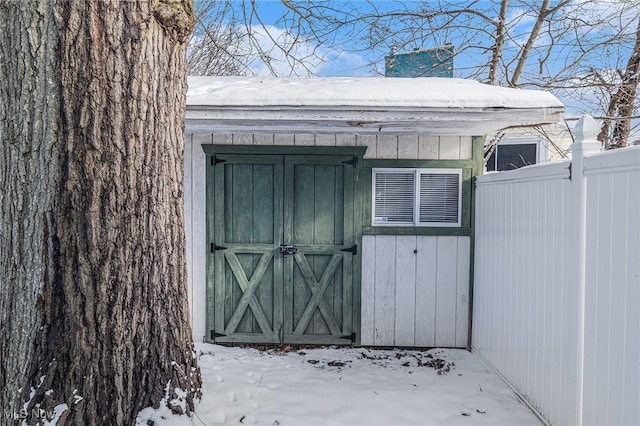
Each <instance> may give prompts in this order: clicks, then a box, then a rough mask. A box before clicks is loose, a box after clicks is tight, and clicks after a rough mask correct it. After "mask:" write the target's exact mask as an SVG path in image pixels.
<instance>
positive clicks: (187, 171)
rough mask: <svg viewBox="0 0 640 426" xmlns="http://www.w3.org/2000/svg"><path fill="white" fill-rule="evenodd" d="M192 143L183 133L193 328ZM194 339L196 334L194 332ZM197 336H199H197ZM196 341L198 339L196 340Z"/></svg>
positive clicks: (191, 137) (186, 232)
mask: <svg viewBox="0 0 640 426" xmlns="http://www.w3.org/2000/svg"><path fill="white" fill-rule="evenodd" d="M192 143H193V133H187V134H185V135H184V181H183V185H184V233H185V241H186V244H185V258H186V262H187V271H189V273H188V274H187V290H188V298H189V319H190V321H191V327H192V328H193V322H194V318H193V311H194V309H193V278H192V277H191V271H192V270H193V246H192V244H193V232H192V229H191V209H192V208H193V206H192V202H193V200H192V195H191V194H192V188H191V185H192V177H191V163H192V161H193V159H192V158H191V146H192ZM193 337H194V340H196V335H195V333H194V336H193ZM197 337H198V338H199V336H197ZM196 341H198V340H196Z"/></svg>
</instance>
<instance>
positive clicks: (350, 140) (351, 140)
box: [336, 134, 356, 146]
mask: <svg viewBox="0 0 640 426" xmlns="http://www.w3.org/2000/svg"><path fill="white" fill-rule="evenodd" d="M336 145H337V146H356V135H349V134H338V135H336Z"/></svg>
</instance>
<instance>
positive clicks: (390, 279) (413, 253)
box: [361, 235, 470, 348]
mask: <svg viewBox="0 0 640 426" xmlns="http://www.w3.org/2000/svg"><path fill="white" fill-rule="evenodd" d="M362 240H363V241H362V243H363V250H362V272H363V273H362V316H361V317H362V344H363V345H366V346H369V345H370V346H443V347H463V348H464V347H467V340H468V326H469V323H468V320H469V314H468V313H469V255H470V253H469V250H470V238H469V237H449V236H440V237H436V236H395V235H377V236H372V235H367V236H364V237H363V238H362ZM372 330H373V331H372Z"/></svg>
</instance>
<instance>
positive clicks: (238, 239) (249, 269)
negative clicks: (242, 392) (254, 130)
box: [227, 163, 259, 333]
mask: <svg viewBox="0 0 640 426" xmlns="http://www.w3.org/2000/svg"><path fill="white" fill-rule="evenodd" d="M228 167H229V166H228ZM231 167H233V185H232V193H231V197H232V199H233V213H232V216H231V217H229V218H228V221H229V222H231V224H232V226H231V238H230V240H228V241H230V242H234V243H249V244H252V243H254V240H253V165H251V164H246V163H241V164H233V166H231ZM236 258H237V259H238V261H239V262H240V265H242V270H243V271H244V273H245V274H247V275H248V276H251V274H252V273H253V269H254V263H253V256H252V255H249V254H239V255H237V257H236ZM228 259H229V258H228V257H227V261H228ZM228 264H229V266H231V270H232V271H233V275H234V278H235V279H234V284H232V291H233V311H234V314H235V311H236V310H237V306H238V303H239V302H240V299H241V298H242V294H243V291H244V289H243V288H242V285H243V283H241V282H239V280H238V275H237V274H236V271H235V270H233V265H231V263H230V262H228ZM244 314H245V315H244V316H243V317H242V319H241V320H240V323H239V324H238V327H237V331H238V332H247V333H257V332H259V329H257V324H256V323H255V316H254V314H255V312H249V311H245V313H244ZM230 320H231V319H229V321H230ZM227 328H228V326H227Z"/></svg>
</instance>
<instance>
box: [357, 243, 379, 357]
mask: <svg viewBox="0 0 640 426" xmlns="http://www.w3.org/2000/svg"><path fill="white" fill-rule="evenodd" d="M375 262H376V237H374V236H371V235H365V236H363V237H362V284H361V288H362V299H361V306H362V308H361V316H360V322H361V333H362V335H361V341H360V343H361V344H362V345H363V346H369V345H373V344H374V339H373V331H374V328H375V324H374V318H375V279H376V277H375Z"/></svg>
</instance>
